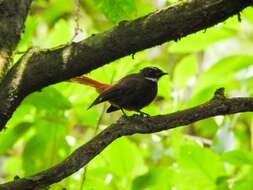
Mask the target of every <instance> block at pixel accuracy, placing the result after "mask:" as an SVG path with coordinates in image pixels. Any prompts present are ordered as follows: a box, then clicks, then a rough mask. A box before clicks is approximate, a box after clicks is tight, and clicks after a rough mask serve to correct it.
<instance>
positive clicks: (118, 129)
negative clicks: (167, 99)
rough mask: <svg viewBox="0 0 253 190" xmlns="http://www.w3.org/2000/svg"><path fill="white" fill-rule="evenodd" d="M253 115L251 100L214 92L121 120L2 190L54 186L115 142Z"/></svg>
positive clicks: (252, 99)
mask: <svg viewBox="0 0 253 190" xmlns="http://www.w3.org/2000/svg"><path fill="white" fill-rule="evenodd" d="M249 111H250V112H252V111H253V98H231V99H227V98H225V97H224V95H223V89H219V90H217V91H216V93H215V96H214V98H213V99H212V100H211V101H209V102H207V103H205V104H202V105H199V106H196V107H193V108H190V109H187V110H184V111H179V112H175V113H171V114H168V115H160V116H154V117H140V116H132V117H129V118H121V119H119V120H118V121H117V123H115V124H112V125H111V126H110V127H108V128H106V129H105V130H104V131H102V132H101V133H100V134H98V135H97V136H96V137H94V138H93V139H91V140H90V141H89V142H88V143H87V144H84V145H83V146H81V147H79V148H78V149H77V150H76V151H75V152H73V153H72V154H71V155H70V156H69V157H67V158H66V159H65V160H64V161H62V162H61V163H59V164H57V165H55V166H54V167H52V168H49V169H48V170H45V171H43V172H40V173H38V174H35V175H33V176H31V177H27V178H22V179H18V180H15V181H12V182H9V183H6V184H3V185H0V189H1V190H16V189H18V190H32V189H37V188H42V187H46V186H48V185H50V184H53V183H56V182H58V181H60V180H62V179H64V178H66V177H68V176H69V175H71V174H73V173H74V172H76V171H78V170H79V169H80V168H82V167H83V166H85V165H86V164H88V163H89V161H90V160H92V159H93V158H94V157H96V155H98V154H99V153H100V152H101V151H102V150H103V149H104V148H105V147H106V146H108V145H109V144H110V143H111V142H112V141H114V140H115V139H117V138H119V137H121V136H125V135H133V134H136V133H142V134H144V133H154V132H159V131H162V130H167V129H172V128H175V127H179V126H182V125H188V124H190V123H193V122H196V121H199V120H202V119H206V118H209V117H213V116H217V115H227V114H234V113H239V112H249Z"/></svg>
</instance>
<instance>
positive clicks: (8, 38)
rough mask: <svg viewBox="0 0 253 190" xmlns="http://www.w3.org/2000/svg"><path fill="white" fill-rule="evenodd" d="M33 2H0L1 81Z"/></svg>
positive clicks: (21, 0)
mask: <svg viewBox="0 0 253 190" xmlns="http://www.w3.org/2000/svg"><path fill="white" fill-rule="evenodd" d="M31 2H32V0H11V1H10V0H3V1H0V81H1V80H2V79H3V78H4V76H5V74H6V72H7V70H8V67H9V65H10V60H11V59H10V57H11V55H12V51H13V50H14V49H15V47H16V46H17V44H18V42H19V40H20V37H21V34H22V32H23V30H24V22H25V19H26V16H27V14H28V10H29V7H30V5H31Z"/></svg>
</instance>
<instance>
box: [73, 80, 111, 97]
mask: <svg viewBox="0 0 253 190" xmlns="http://www.w3.org/2000/svg"><path fill="white" fill-rule="evenodd" d="M70 81H74V82H78V83H80V84H85V85H88V86H91V87H94V88H96V90H97V91H98V92H99V93H101V92H103V91H105V90H106V89H108V88H110V87H111V85H109V84H104V83H101V82H98V81H95V80H93V79H90V78H88V77H85V76H79V77H75V78H72V79H70Z"/></svg>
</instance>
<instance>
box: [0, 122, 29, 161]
mask: <svg viewBox="0 0 253 190" xmlns="http://www.w3.org/2000/svg"><path fill="white" fill-rule="evenodd" d="M31 126H32V124H31V123H20V124H18V125H17V126H15V127H13V128H10V129H9V128H8V130H7V131H4V132H3V133H1V135H0V145H1V146H0V156H2V155H3V154H4V153H5V152H6V151H8V150H10V149H11V148H12V147H13V146H14V144H15V143H16V142H17V141H18V140H19V139H20V138H22V136H23V135H24V134H25V133H26V132H27V131H28V130H29V129H30V128H31Z"/></svg>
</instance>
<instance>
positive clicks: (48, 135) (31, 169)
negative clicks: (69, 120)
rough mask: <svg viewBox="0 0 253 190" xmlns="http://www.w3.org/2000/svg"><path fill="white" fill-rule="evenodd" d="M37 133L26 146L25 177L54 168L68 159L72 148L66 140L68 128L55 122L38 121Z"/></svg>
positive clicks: (23, 155)
mask: <svg viewBox="0 0 253 190" xmlns="http://www.w3.org/2000/svg"><path fill="white" fill-rule="evenodd" d="M34 129H35V133H34V135H33V136H32V137H31V138H30V139H29V140H28V141H27V143H26V144H25V147H24V150H23V153H22V165H23V169H24V172H25V175H31V174H33V173H35V172H38V171H40V170H43V169H45V168H48V167H50V166H52V165H53V164H54V163H56V162H58V161H60V160H62V159H63V158H64V157H66V156H67V155H68V154H69V152H70V148H69V145H68V144H67V142H66V140H65V136H66V132H67V131H66V128H65V127H64V126H61V125H59V124H57V123H54V122H49V121H46V120H37V123H36V125H35V126H34Z"/></svg>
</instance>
